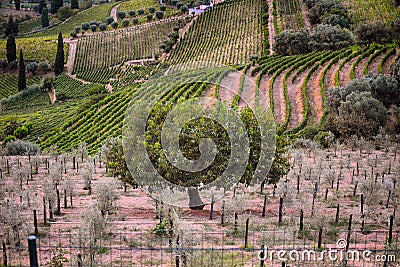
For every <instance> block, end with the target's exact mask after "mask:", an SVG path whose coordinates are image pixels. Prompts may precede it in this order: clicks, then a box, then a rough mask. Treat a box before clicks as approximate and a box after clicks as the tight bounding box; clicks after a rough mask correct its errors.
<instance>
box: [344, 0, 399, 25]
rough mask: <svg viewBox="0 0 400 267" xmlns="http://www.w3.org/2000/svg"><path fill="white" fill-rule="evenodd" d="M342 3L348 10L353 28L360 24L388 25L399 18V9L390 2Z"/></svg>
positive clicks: (349, 0)
mask: <svg viewBox="0 0 400 267" xmlns="http://www.w3.org/2000/svg"><path fill="white" fill-rule="evenodd" d="M343 3H344V4H345V6H346V7H347V9H348V10H349V12H350V14H351V18H352V20H353V21H354V23H355V25H354V26H355V27H357V26H358V24H359V23H361V22H362V23H376V22H378V21H382V22H385V23H390V22H391V21H394V20H396V18H398V17H399V16H400V9H399V8H396V6H395V5H394V1H392V0H381V1H374V0H343Z"/></svg>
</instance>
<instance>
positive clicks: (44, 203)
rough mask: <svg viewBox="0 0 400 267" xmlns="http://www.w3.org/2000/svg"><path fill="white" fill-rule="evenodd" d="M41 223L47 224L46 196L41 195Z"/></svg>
mask: <svg viewBox="0 0 400 267" xmlns="http://www.w3.org/2000/svg"><path fill="white" fill-rule="evenodd" d="M43 224H44V225H46V224H47V211H46V198H45V197H43Z"/></svg>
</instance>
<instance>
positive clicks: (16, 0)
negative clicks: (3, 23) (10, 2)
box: [14, 0, 21, 10]
mask: <svg viewBox="0 0 400 267" xmlns="http://www.w3.org/2000/svg"><path fill="white" fill-rule="evenodd" d="M14 4H15V9H16V10H20V9H21V0H14Z"/></svg>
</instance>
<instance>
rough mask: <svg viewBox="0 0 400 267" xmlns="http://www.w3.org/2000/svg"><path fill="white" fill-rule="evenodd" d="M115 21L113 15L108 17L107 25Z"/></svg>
mask: <svg viewBox="0 0 400 267" xmlns="http://www.w3.org/2000/svg"><path fill="white" fill-rule="evenodd" d="M113 21H114V18H113V17H108V18H106V24H107V25H110V24H111V23H112V22H113Z"/></svg>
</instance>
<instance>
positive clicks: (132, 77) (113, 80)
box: [76, 65, 154, 89]
mask: <svg viewBox="0 0 400 267" xmlns="http://www.w3.org/2000/svg"><path fill="white" fill-rule="evenodd" d="M153 70H154V67H150V66H141V65H122V66H118V67H115V68H101V69H96V70H87V71H82V72H79V73H77V74H76V77H78V78H80V79H83V80H86V81H89V82H97V83H102V84H107V83H110V84H111V85H112V86H113V88H114V89H116V88H120V87H126V86H127V85H130V84H132V83H134V82H138V81H143V80H144V79H148V78H149V77H150V76H151V72H152V71H153Z"/></svg>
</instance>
